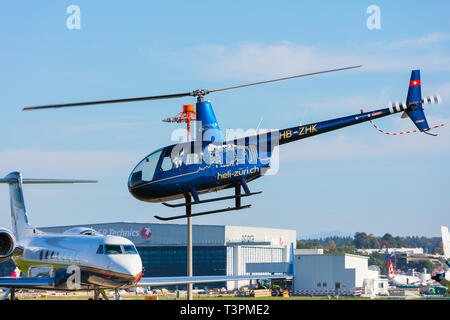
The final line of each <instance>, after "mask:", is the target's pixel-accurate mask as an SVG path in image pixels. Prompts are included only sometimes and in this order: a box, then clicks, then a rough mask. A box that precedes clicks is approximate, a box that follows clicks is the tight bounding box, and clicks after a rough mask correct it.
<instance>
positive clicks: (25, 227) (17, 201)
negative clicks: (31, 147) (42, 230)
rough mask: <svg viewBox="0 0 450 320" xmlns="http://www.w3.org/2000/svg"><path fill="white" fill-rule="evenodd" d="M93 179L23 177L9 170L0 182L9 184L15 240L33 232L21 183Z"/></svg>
mask: <svg viewBox="0 0 450 320" xmlns="http://www.w3.org/2000/svg"><path fill="white" fill-rule="evenodd" d="M92 182H97V181H94V180H60V179H23V178H22V174H21V173H20V172H11V173H9V174H8V175H6V176H5V178H4V179H0V183H7V184H9V198H10V203H11V222H12V228H13V232H14V236H15V237H16V239H17V240H20V239H22V238H24V237H27V236H31V235H32V234H34V230H35V229H34V228H33V227H32V226H31V225H30V223H29V222H28V215H27V210H26V208H25V200H24V197H23V191H22V184H24V183H92Z"/></svg>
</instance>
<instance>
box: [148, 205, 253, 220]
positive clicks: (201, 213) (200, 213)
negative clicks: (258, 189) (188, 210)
mask: <svg viewBox="0 0 450 320" xmlns="http://www.w3.org/2000/svg"><path fill="white" fill-rule="evenodd" d="M251 206H252V205H251V204H249V205H246V206H241V207H229V208H224V209H217V210H211V211H205V212H199V213H192V214H190V215H187V214H184V215H181V216H173V217H167V218H164V217H160V216H155V218H156V219H158V220H163V221H169V220H175V219H181V218H189V217H196V216H203V215H206V214H213V213H219V212H226V211H234V210H242V209H247V208H250V207H251Z"/></svg>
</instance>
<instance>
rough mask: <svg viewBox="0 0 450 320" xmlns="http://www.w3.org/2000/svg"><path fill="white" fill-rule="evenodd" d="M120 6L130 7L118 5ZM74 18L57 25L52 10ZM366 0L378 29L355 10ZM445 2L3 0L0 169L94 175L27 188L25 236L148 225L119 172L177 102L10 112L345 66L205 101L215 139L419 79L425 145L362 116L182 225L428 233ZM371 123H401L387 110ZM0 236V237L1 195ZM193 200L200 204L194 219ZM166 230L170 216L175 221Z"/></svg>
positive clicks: (447, 112) (292, 121) (441, 171)
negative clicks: (227, 202) (232, 203)
mask: <svg viewBox="0 0 450 320" xmlns="http://www.w3.org/2000/svg"><path fill="white" fill-rule="evenodd" d="M131 3H132V4H131ZM70 5H77V6H79V8H80V10H81V15H80V22H81V24H80V27H81V28H80V29H73V30H71V29H69V28H67V26H66V20H67V19H68V18H69V17H70V14H68V13H66V9H67V8H68V7H69V6H70ZM370 5H377V6H378V7H379V8H380V27H381V28H380V29H373V30H370V29H369V28H368V27H367V25H366V21H367V19H368V18H369V16H370V14H368V13H367V12H366V10H367V8H368V7H369V6H370ZM449 9H450V4H449V2H448V1H433V2H431V3H425V2H423V1H414V2H411V1H410V2H408V3H407V4H405V3H404V2H400V1H398V2H394V1H346V2H344V3H343V2H335V1H328V2H323V1H322V2H317V1H245V2H242V1H239V2H238V1H226V2H218V1H196V2H187V1H170V2H163V1H160V2H153V1H133V2H125V1H121V2H119V1H57V2H56V1H39V2H27V1H14V2H11V1H8V2H2V3H1V4H0V39H1V50H0V61H1V73H0V101H1V108H0V112H1V113H0V114H1V119H2V125H1V126H0V134H1V137H2V140H1V142H2V143H1V144H0V164H1V166H0V171H1V172H0V174H1V175H6V174H7V173H8V172H10V171H13V170H18V171H21V172H23V174H24V176H25V177H29V178H88V179H98V180H99V181H100V182H99V183H98V184H95V185H89V186H86V185H67V186H55V185H40V186H34V185H31V186H30V185H27V186H25V197H26V201H27V205H28V211H29V213H30V220H31V222H32V223H34V224H36V225H38V226H50V225H63V224H85V223H100V222H112V221H139V222H157V220H155V218H153V216H154V215H169V214H173V213H174V210H173V209H167V208H165V207H163V206H162V205H160V204H148V203H144V202H140V201H138V200H136V199H134V198H133V197H132V196H131V195H130V194H129V193H128V190H127V185H126V183H127V178H128V174H129V172H130V171H131V170H132V168H133V167H134V165H135V164H136V163H137V162H138V161H139V160H140V159H141V158H142V157H143V156H145V155H146V154H148V153H150V152H151V151H153V150H154V149H156V148H159V147H161V146H164V145H168V144H171V143H173V142H172V141H171V139H170V137H171V133H172V131H173V130H174V129H176V128H178V127H177V125H174V124H167V123H163V122H162V121H161V119H164V118H166V117H169V116H173V115H175V114H177V113H178V112H179V111H180V110H181V106H182V104H183V103H193V102H194V101H193V100H192V99H188V98H187V99H174V100H167V101H153V102H136V103H126V104H121V105H104V106H96V107H92V108H74V109H66V110H47V111H40V112H22V111H21V109H22V108H23V107H24V106H29V105H39V104H52V103H66V102H74V101H83V100H91V99H110V98H126V97H134V96H146V95H156V94H166V93H177V92H186V91H189V90H194V89H197V88H205V89H214V88H220V87H225V86H229V85H233V84H241V83H245V82H248V81H260V80H266V79H270V78H272V77H278V76H288V75H292V74H297V73H303V72H309V71H318V70H321V69H329V68H335V67H343V66H350V65H356V64H362V65H363V68H361V69H358V70H352V71H343V72H339V73H335V74H329V75H321V76H317V77H311V78H303V79H297V80H291V81H288V82H279V83H275V84H269V85H263V86H259V87H251V88H247V89H240V90H235V91H228V92H223V93H217V94H215V95H211V96H209V97H208V98H209V99H211V100H212V103H213V106H214V108H215V112H216V116H217V118H218V120H219V124H220V125H221V127H222V129H223V130H226V129H227V128H236V129H243V130H247V129H249V128H254V127H256V126H257V125H258V123H259V122H260V120H261V119H262V122H261V127H262V128H285V127H291V126H294V125H297V124H298V123H300V122H301V123H308V122H313V121H320V120H326V119H330V118H334V117H339V116H344V115H349V114H353V113H357V112H359V110H360V109H361V108H363V109H364V110H369V109H371V108H373V109H377V108H380V107H384V106H386V105H387V103H388V101H391V100H392V101H403V100H405V98H406V92H407V88H408V81H409V76H410V72H411V70H412V69H414V68H419V69H421V73H422V92H423V95H430V94H435V93H440V94H441V95H442V98H443V104H441V105H432V106H430V107H428V108H427V109H426V114H427V115H428V120H429V123H430V124H431V125H435V124H441V123H445V124H446V126H444V127H443V128H440V129H438V130H437V131H436V133H438V134H439V136H438V137H429V136H426V135H423V134H415V135H409V136H396V137H393V136H386V135H383V134H381V133H379V132H377V131H376V130H375V129H374V128H373V127H371V126H370V124H362V125H359V126H355V127H351V128H347V129H343V130H340V131H336V132H332V133H327V134H324V135H321V136H317V137H314V138H311V139H308V140H304V141H300V142H297V143H294V144H290V145H287V146H283V147H281V149H280V153H281V162H280V170H279V172H278V174H277V175H275V176H268V177H265V178H262V179H259V180H257V181H254V182H252V183H251V184H250V187H251V189H252V190H253V191H260V190H262V191H263V193H262V194H261V195H258V196H255V197H253V199H250V200H246V201H245V202H246V203H248V202H250V203H252V205H253V206H252V208H251V209H249V210H244V211H240V212H234V213H221V214H217V215H213V216H206V217H199V218H197V219H195V221H194V223H198V224H230V225H247V226H260V227H276V228H290V229H295V230H297V235H298V237H301V236H306V235H310V234H316V233H321V232H334V231H341V232H347V233H351V234H353V233H354V232H356V231H364V232H366V233H372V234H375V235H383V234H384V233H386V232H389V233H391V234H393V235H426V236H439V233H440V232H439V230H440V226H441V225H449V224H450V221H449V213H450V197H449V196H448V191H449V190H450V166H449V163H450V148H449V147H450V121H449V120H450V22H449V20H448V12H449ZM377 125H379V126H380V127H381V128H382V129H384V130H386V131H404V130H407V129H411V128H412V123H411V122H410V121H409V120H401V119H400V117H399V116H398V115H395V116H392V117H389V118H385V119H383V120H378V121H377ZM2 188H3V191H2V192H0V204H2V205H1V208H2V209H1V210H0V212H2V214H1V215H0V226H5V227H10V225H11V222H10V215H9V203H8V201H9V200H8V191H7V188H6V186H4V187H2ZM207 208H208V207H204V208H203V209H207ZM180 223H184V221H181V222H180Z"/></svg>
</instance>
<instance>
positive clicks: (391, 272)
mask: <svg viewBox="0 0 450 320" xmlns="http://www.w3.org/2000/svg"><path fill="white" fill-rule="evenodd" d="M388 266H389V277H392V276H393V275H394V268H393V267H392V262H391V259H389V260H388Z"/></svg>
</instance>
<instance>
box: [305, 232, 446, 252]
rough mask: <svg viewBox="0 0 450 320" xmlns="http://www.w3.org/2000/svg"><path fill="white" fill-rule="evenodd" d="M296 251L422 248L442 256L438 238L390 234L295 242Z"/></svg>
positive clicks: (357, 235) (359, 234) (360, 234)
mask: <svg viewBox="0 0 450 320" xmlns="http://www.w3.org/2000/svg"><path fill="white" fill-rule="evenodd" d="M297 248H298V249H312V248H322V249H325V250H326V252H329V253H333V252H336V253H342V252H346V253H356V252H357V249H383V248H423V249H424V252H425V253H433V254H443V250H442V240H441V238H440V237H432V238H427V237H423V236H421V237H419V236H408V237H399V236H396V237H394V236H393V235H391V234H390V233H386V234H384V235H383V236H382V237H377V236H374V235H373V234H366V233H365V232H356V233H355V235H354V236H353V237H326V238H321V239H308V240H297Z"/></svg>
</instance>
